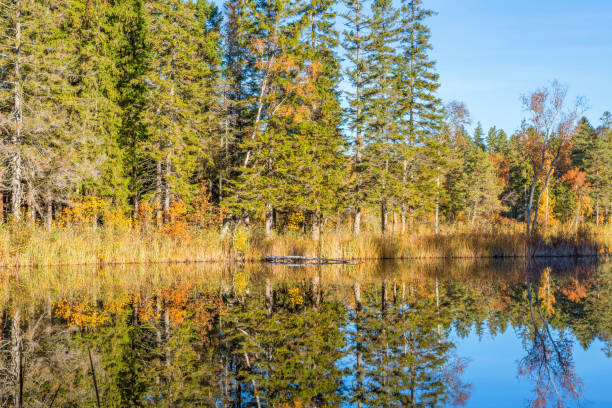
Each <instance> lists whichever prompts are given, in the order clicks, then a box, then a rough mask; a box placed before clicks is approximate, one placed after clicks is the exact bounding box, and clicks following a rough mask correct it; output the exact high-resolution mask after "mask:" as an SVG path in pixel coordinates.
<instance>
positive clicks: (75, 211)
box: [57, 196, 107, 227]
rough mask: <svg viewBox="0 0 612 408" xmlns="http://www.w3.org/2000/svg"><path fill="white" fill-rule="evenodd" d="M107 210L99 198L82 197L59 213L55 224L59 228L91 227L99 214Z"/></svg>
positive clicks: (104, 203)
mask: <svg viewBox="0 0 612 408" xmlns="http://www.w3.org/2000/svg"><path fill="white" fill-rule="evenodd" d="M106 208H107V204H106V202H105V201H104V200H102V199H101V198H100V197H93V196H88V197H82V198H79V199H78V200H77V201H75V202H74V203H73V205H72V206H69V207H66V208H64V209H63V210H62V212H61V213H60V215H59V217H58V220H57V224H58V226H60V227H66V226H68V225H79V226H82V225H92V224H95V223H96V222H97V219H98V217H99V216H100V214H101V212H102V211H103V210H105V209H106Z"/></svg>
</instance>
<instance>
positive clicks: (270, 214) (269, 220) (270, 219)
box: [266, 203, 274, 237]
mask: <svg viewBox="0 0 612 408" xmlns="http://www.w3.org/2000/svg"><path fill="white" fill-rule="evenodd" d="M273 223H274V210H273V208H272V204H270V203H268V204H266V237H269V236H270V235H272V224H273Z"/></svg>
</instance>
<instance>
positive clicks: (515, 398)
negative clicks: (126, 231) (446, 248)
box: [0, 260, 612, 407]
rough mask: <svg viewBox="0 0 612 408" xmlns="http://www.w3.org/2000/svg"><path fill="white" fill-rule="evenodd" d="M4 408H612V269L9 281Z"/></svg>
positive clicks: (402, 267)
mask: <svg viewBox="0 0 612 408" xmlns="http://www.w3.org/2000/svg"><path fill="white" fill-rule="evenodd" d="M0 311H1V313H0V319H1V320H0V333H1V337H0V407H11V406H19V404H21V406H23V407H50V406H55V407H82V406H93V407H95V406H98V404H99V406H101V407H130V406H162V407H191V406H204V407H334V406H341V407H383V406H384V407H386V406H389V407H394V406H397V407H402V406H414V407H438V406H440V407H445V406H468V407H522V406H525V407H529V406H532V407H547V406H550V407H559V406H561V407H562V406H567V407H612V359H611V356H612V264H610V263H609V262H608V263H607V262H598V263H594V262H593V261H582V262H575V261H573V262H568V261H567V260H540V261H537V262H530V263H529V264H528V265H525V263H523V262H492V261H491V262H486V263H479V264H474V263H473V262H471V261H462V262H453V263H448V262H447V263H441V262H439V263H435V264H431V263H430V264H423V263H414V262H386V263H375V264H367V263H365V264H359V265H351V266H327V267H303V268H289V267H282V266H274V267H271V266H266V265H258V264H251V265H248V264H247V265H240V264H231V265H230V264H224V265H196V266H193V265H192V266H187V265H173V266H130V267H127V266H126V267H115V268H96V269H85V268H62V269H43V270H3V271H0Z"/></svg>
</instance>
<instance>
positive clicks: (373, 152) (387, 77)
mask: <svg viewBox="0 0 612 408" xmlns="http://www.w3.org/2000/svg"><path fill="white" fill-rule="evenodd" d="M398 16H399V13H398V11H397V10H396V9H395V8H394V7H393V4H392V2H391V1H389V0H375V1H374V2H373V3H372V18H371V20H370V30H371V32H370V36H369V38H368V42H367V57H366V64H367V66H368V67H369V71H368V78H369V81H368V82H369V86H368V87H367V89H365V92H364V97H365V114H366V118H367V132H366V138H365V139H366V142H367V148H366V152H365V153H366V154H365V158H364V160H365V162H366V166H367V172H368V178H369V180H368V190H369V197H370V201H371V202H374V203H376V204H378V205H379V206H380V215H381V231H382V232H383V233H384V232H385V230H386V224H387V213H388V211H389V204H391V203H393V199H394V198H395V197H394V195H395V192H396V191H397V187H398V183H399V182H400V180H401V179H399V178H398V175H399V174H401V173H400V171H399V170H400V168H399V167H398V163H401V152H402V149H401V147H400V145H399V144H400V142H401V135H400V133H399V128H398V123H397V121H395V120H393V119H394V118H395V117H396V109H397V101H398V93H397V88H396V86H395V78H394V76H393V73H394V67H395V57H396V54H395V46H396V44H397V40H398V34H399V31H398V25H397V21H398Z"/></svg>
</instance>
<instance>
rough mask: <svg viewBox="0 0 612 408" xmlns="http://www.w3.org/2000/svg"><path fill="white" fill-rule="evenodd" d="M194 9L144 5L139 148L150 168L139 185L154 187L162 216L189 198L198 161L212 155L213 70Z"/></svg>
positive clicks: (179, 2) (179, 5)
mask: <svg viewBox="0 0 612 408" xmlns="http://www.w3.org/2000/svg"><path fill="white" fill-rule="evenodd" d="M202 5H203V2H200V3H199V6H200V7H202ZM197 11H198V10H197V8H196V3H193V2H185V1H182V0H176V1H170V2H168V1H159V2H149V3H148V4H147V14H148V18H147V32H146V36H147V37H146V41H147V45H146V47H147V48H148V49H150V50H151V58H150V62H149V63H148V66H149V69H150V71H149V72H148V73H147V99H148V101H147V105H146V109H145V111H144V115H143V123H144V124H145V125H146V133H147V136H148V137H147V140H146V141H145V142H144V143H143V144H142V145H141V149H142V153H143V154H144V155H146V157H147V159H148V160H146V161H145V160H142V159H141V161H140V163H141V164H143V163H144V164H145V165H146V166H149V170H148V171H147V172H146V174H147V176H148V177H147V178H142V179H141V181H142V182H143V184H144V185H143V187H145V188H147V187H148V186H150V187H148V188H151V189H154V191H155V196H156V201H157V208H158V210H163V213H164V214H165V217H166V218H167V216H168V212H169V208H170V203H171V201H172V199H173V197H176V198H178V199H188V198H189V197H190V196H191V194H192V192H193V190H194V188H195V186H194V180H193V174H194V172H195V170H196V166H197V164H198V161H206V159H207V158H209V157H210V155H211V146H209V143H210V142H209V141H210V140H211V139H212V137H211V133H212V130H213V127H212V125H211V124H213V123H215V122H216V118H214V113H213V112H214V111H213V109H212V106H213V105H214V104H215V102H214V99H215V94H214V92H215V91H216V89H215V86H216V83H215V80H214V75H213V71H214V69H215V67H214V66H212V67H211V61H210V60H209V59H208V58H206V57H207V55H206V52H207V51H208V50H207V46H208V44H207V43H206V40H207V38H206V36H205V32H203V31H202V22H200V21H199V20H198V17H200V18H206V15H202V16H198V13H197ZM213 47H214V43H213ZM213 50H214V48H213ZM213 52H214V51H213ZM153 169H155V170H153ZM153 175H154V176H155V179H154V180H151V179H150V178H151V176H153ZM158 222H161V214H160V213H159V212H158Z"/></svg>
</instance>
